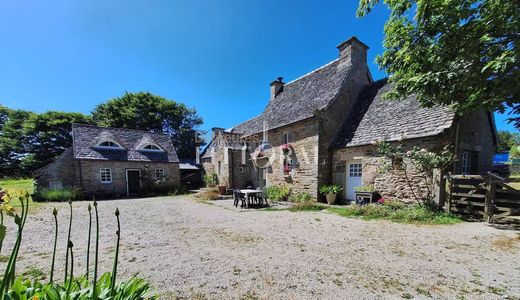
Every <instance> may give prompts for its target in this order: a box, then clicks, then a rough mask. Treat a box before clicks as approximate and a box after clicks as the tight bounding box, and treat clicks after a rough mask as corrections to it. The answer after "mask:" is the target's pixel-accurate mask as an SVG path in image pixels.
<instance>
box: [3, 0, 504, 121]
mask: <svg viewBox="0 0 520 300" xmlns="http://www.w3.org/2000/svg"><path fill="white" fill-rule="evenodd" d="M356 7H357V1H351V0H350V1H349V0H343V1H301V0H300V1H280V0H279V1H274V0H262V1H252V0H234V1H231V0H219V1H216V0H204V1H194V0H192V1H167V0H164V1H161V0H149V1H136V0H124V1H123V0H110V1H93V0H86V1H85V0H76V1H52V0H50V1H31V3H28V2H22V1H13V0H7V1H2V2H1V3H0V38H1V41H2V46H1V47H0V103H1V104H3V105H6V106H8V107H11V108H21V109H27V110H32V111H36V112H44V111H47V110H62V111H78V112H83V113H89V112H90V111H91V110H92V109H93V108H94V107H95V105H97V104H100V103H102V102H104V101H106V100H108V99H110V98H113V97H117V96H120V95H122V94H123V93H124V92H125V91H130V92H137V91H148V92H151V93H154V94H158V95H161V96H163V97H166V98H169V99H173V100H176V101H180V102H184V103H185V104H186V105H188V106H190V107H195V108H196V109H197V111H198V112H199V114H200V115H201V116H202V117H203V118H204V122H205V124H204V126H203V128H202V129H206V130H208V129H209V128H211V127H215V126H218V127H225V128H227V127H231V126H233V125H235V124H236V123H237V122H241V121H243V120H246V119H249V118H251V117H253V116H255V115H257V114H259V113H261V111H262V110H263V109H264V107H265V105H266V103H267V101H268V98H269V82H271V81H272V80H274V79H275V78H276V77H279V76H283V77H284V78H285V80H286V81H290V80H292V79H294V78H297V77H299V76H301V75H303V74H305V73H307V72H309V71H312V70H314V69H316V68H318V67H320V66H321V65H323V64H325V63H327V62H329V61H331V60H333V59H335V58H336V57H337V55H338V53H337V49H336V45H338V44H339V43H340V42H342V41H344V40H346V39H347V38H349V37H350V36H357V37H358V38H359V39H360V40H362V41H363V42H365V43H366V44H367V45H369V46H370V50H369V58H368V61H369V62H370V69H371V71H372V74H373V77H374V78H375V79H379V78H382V77H384V76H385V74H384V73H383V72H382V71H380V70H379V69H378V67H377V65H376V64H375V63H374V59H375V56H376V55H377V54H378V53H381V52H382V47H381V42H382V40H383V25H384V22H385V20H386V17H387V14H388V12H387V11H386V9H385V8H384V7H378V8H377V9H376V10H374V11H373V12H372V13H371V14H370V15H369V16H367V17H365V18H362V19H358V18H356V16H355V11H356ZM505 119H506V116H500V115H498V116H497V126H498V128H499V129H507V130H514V128H513V127H512V126H511V125H510V124H507V123H506V122H505Z"/></svg>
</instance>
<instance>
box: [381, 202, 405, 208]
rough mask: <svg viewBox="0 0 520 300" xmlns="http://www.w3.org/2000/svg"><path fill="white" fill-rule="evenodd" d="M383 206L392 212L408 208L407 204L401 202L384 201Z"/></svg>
mask: <svg viewBox="0 0 520 300" xmlns="http://www.w3.org/2000/svg"><path fill="white" fill-rule="evenodd" d="M382 204H383V206H386V207H388V208H389V209H391V210H400V209H403V208H405V207H406V204H405V203H404V202H402V201H399V200H384V201H383V202H382Z"/></svg>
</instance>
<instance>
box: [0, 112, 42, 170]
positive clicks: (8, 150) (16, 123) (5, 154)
mask: <svg viewBox="0 0 520 300" xmlns="http://www.w3.org/2000/svg"><path fill="white" fill-rule="evenodd" d="M33 115H34V114H33V113H31V112H28V111H24V110H11V109H8V108H5V107H3V106H2V112H1V113H0V116H1V117H0V120H1V131H0V177H5V176H23V175H28V174H26V173H25V172H24V170H23V169H22V167H21V162H22V160H23V159H24V157H26V154H27V152H26V147H25V146H26V145H25V144H24V141H23V137H24V124H25V122H26V120H27V119H29V118H31V116H33Z"/></svg>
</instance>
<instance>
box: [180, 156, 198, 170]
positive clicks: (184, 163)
mask: <svg viewBox="0 0 520 300" xmlns="http://www.w3.org/2000/svg"><path fill="white" fill-rule="evenodd" d="M179 169H180V170H202V167H201V165H198V164H196V163H195V160H194V159H182V158H181V159H180V162H179Z"/></svg>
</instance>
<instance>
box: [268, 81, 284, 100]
mask: <svg viewBox="0 0 520 300" xmlns="http://www.w3.org/2000/svg"><path fill="white" fill-rule="evenodd" d="M284 84H285V83H284V82H283V77H278V78H277V79H276V80H275V81H273V82H271V84H270V85H271V99H273V98H275V97H276V96H278V94H280V93H281V92H282V91H283V86H284Z"/></svg>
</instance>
